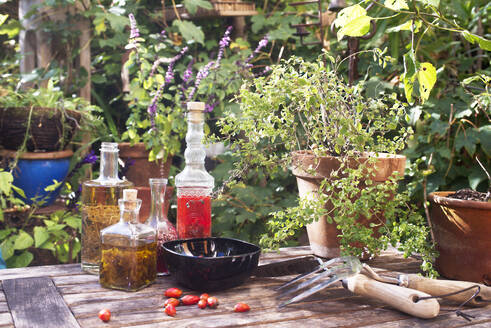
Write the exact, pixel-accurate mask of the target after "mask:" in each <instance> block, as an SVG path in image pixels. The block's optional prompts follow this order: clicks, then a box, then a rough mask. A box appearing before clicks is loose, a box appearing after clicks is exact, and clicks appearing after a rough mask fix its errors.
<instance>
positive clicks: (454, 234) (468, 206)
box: [429, 191, 491, 285]
mask: <svg viewBox="0 0 491 328" xmlns="http://www.w3.org/2000/svg"><path fill="white" fill-rule="evenodd" d="M452 193H453V192H448V191H447V192H434V193H431V194H430V195H429V200H430V203H431V212H430V218H431V229H432V231H433V236H434V238H435V240H434V241H435V243H436V249H437V251H438V252H439V253H440V255H439V256H438V258H437V259H436V263H435V264H436V267H437V269H438V272H440V274H441V275H442V276H445V277H447V278H453V279H458V280H467V281H474V282H479V283H484V284H487V285H489V284H491V203H490V202H478V201H473V200H462V199H454V198H449V197H447V196H448V195H450V194H452Z"/></svg>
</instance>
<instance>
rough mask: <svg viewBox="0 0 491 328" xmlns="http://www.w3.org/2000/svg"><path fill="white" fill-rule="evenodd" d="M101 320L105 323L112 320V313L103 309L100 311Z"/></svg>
mask: <svg viewBox="0 0 491 328" xmlns="http://www.w3.org/2000/svg"><path fill="white" fill-rule="evenodd" d="M99 319H101V320H102V321H104V322H108V321H109V319H111V311H109V310H108V309H102V310H100V311H99Z"/></svg>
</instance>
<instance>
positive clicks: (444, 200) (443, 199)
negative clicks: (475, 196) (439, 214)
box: [428, 191, 491, 211]
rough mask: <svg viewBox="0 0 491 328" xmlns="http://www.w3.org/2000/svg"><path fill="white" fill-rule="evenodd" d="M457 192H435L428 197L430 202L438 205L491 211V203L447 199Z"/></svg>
mask: <svg viewBox="0 0 491 328" xmlns="http://www.w3.org/2000/svg"><path fill="white" fill-rule="evenodd" d="M453 193H455V191H435V192H432V193H431V194H429V195H428V198H429V200H430V202H433V203H435V204H437V205H441V206H447V207H458V208H464V207H465V208H474V209H478V210H488V211H490V210H491V202H480V201H477V200H465V199H456V198H450V197H447V196H448V195H451V194H453Z"/></svg>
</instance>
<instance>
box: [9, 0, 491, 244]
mask: <svg viewBox="0 0 491 328" xmlns="http://www.w3.org/2000/svg"><path fill="white" fill-rule="evenodd" d="M74 2H75V1H73V0H48V1H45V2H44V6H66V5H70V4H72V3H74ZM165 3H166V4H168V5H170V2H169V3H168V2H165ZM289 3H290V1H288V0H286V1H285V0H276V1H275V0H272V1H271V0H256V1H255V4H256V9H257V11H258V15H256V16H253V17H247V18H246V26H247V27H250V28H248V29H247V31H246V36H245V38H244V39H235V38H233V39H234V41H235V42H236V44H237V47H238V48H240V49H241V50H242V51H244V52H245V54H246V55H247V54H250V53H251V52H252V51H253V50H254V49H253V48H254V46H255V45H256V44H257V42H258V41H259V40H260V39H261V38H262V37H263V36H264V35H265V34H268V35H269V38H270V45H269V48H268V52H267V53H265V54H262V56H261V57H260V60H259V61H257V62H254V65H255V66H257V67H256V70H257V69H261V68H262V67H264V66H263V65H269V64H273V63H276V62H278V61H279V60H280V59H281V58H283V59H286V58H289V57H290V55H292V54H295V55H297V56H302V57H304V58H305V59H307V60H312V59H314V58H316V57H317V55H318V54H319V53H320V51H321V48H320V46H319V45H312V46H303V45H302V44H301V43H300V41H299V39H298V37H295V36H294V35H293V34H294V33H295V30H294V29H293V28H292V27H291V26H290V25H291V24H295V23H300V22H304V21H305V17H303V16H302V15H303V14H306V13H314V14H315V13H316V9H315V6H300V7H292V6H290V5H289ZM347 3H348V5H351V4H355V3H359V4H360V5H361V6H363V7H364V8H366V7H367V4H368V3H369V2H367V1H356V2H355V1H347ZM379 3H380V4H381V5H375V6H373V7H372V8H370V9H369V10H367V14H368V15H370V17H376V20H375V22H376V26H377V30H376V33H375V35H374V36H373V37H372V38H370V39H368V40H360V51H362V52H361V53H360V54H359V56H358V58H359V62H358V70H359V73H360V81H362V82H363V83H364V85H365V88H366V91H365V92H366V95H367V96H368V97H374V98H376V97H380V96H381V94H383V93H392V92H395V93H396V94H397V96H398V98H399V99H400V100H405V99H406V97H405V94H407V91H405V90H404V85H403V81H404V77H403V76H402V74H404V73H405V72H407V71H408V66H407V65H405V60H406V61H407V60H408V56H407V54H408V52H410V50H411V43H412V41H414V40H415V41H416V42H417V46H416V47H415V48H416V49H413V50H414V57H411V58H409V59H411V60H412V61H414V62H416V63H429V64H431V65H432V67H434V68H435V73H436V81H435V84H434V87H433V89H432V90H431V92H430V93H429V95H428V99H427V100H426V101H425V102H424V103H422V102H420V101H418V100H417V99H418V97H419V96H421V94H419V91H418V88H419V85H418V83H419V82H418V81H416V82H415V85H414V90H413V92H414V96H415V99H416V100H415V102H414V103H412V104H411V105H409V108H410V109H409V117H408V122H409V123H408V124H409V125H411V126H412V127H413V129H414V130H415V136H414V138H413V139H412V140H411V141H410V144H409V148H408V149H407V150H406V151H405V154H406V155H407V156H408V158H409V159H410V161H411V162H412V164H413V165H412V169H411V170H409V171H408V174H409V176H408V182H410V183H409V184H408V186H409V188H410V191H411V194H412V199H413V201H414V202H415V203H416V204H418V205H421V203H422V201H423V189H425V191H426V192H427V193H429V192H432V191H435V190H455V189H459V188H462V187H466V186H470V187H472V188H474V189H477V190H480V191H484V190H487V189H488V188H489V185H490V182H489V181H487V179H486V177H485V174H484V172H483V171H482V170H481V169H480V168H479V167H478V166H477V165H476V162H475V160H474V158H475V156H478V157H479V159H480V160H481V162H483V164H484V165H485V167H486V168H487V169H488V171H491V119H490V117H491V100H490V93H489V88H490V79H489V76H491V66H490V52H489V51H487V50H484V49H483V48H486V47H487V43H486V42H485V41H483V40H486V39H487V40H491V3H489V1H487V0H473V1H471V0H445V1H443V0H442V1H439V0H431V1H429V0H425V1H397V3H398V4H399V5H400V8H399V9H400V10H402V11H415V9H418V10H419V11H420V12H431V10H433V8H436V10H437V11H438V13H441V15H442V17H445V18H446V19H447V20H448V22H450V23H445V22H444V21H443V22H442V23H440V22H433V21H429V23H431V24H439V26H441V27H443V29H439V28H433V27H432V26H431V25H430V24H426V23H425V22H422V20H421V17H418V16H417V15H416V16H415V15H412V14H409V13H402V14H397V15H396V14H395V13H394V11H393V10H391V9H390V8H388V7H387V5H389V7H390V3H391V2H390V1H379ZM161 4H162V3H161V2H160V1H156V0H153V1H150V0H142V1H125V0H117V1H108V0H102V1H95V0H92V1H90V6H89V7H88V8H86V10H84V11H83V12H82V13H81V14H80V15H81V16H83V17H84V18H87V19H89V21H90V22H91V26H92V29H93V33H92V39H91V43H90V47H91V52H92V69H93V71H92V83H93V85H92V98H93V102H95V103H96V104H97V105H99V106H100V107H101V108H103V110H104V112H103V114H104V118H105V122H106V124H107V126H108V130H107V131H106V133H107V134H106V136H102V137H101V136H98V137H99V138H106V140H111V139H112V140H119V138H120V136H121V133H122V132H124V127H125V124H124V123H125V121H126V119H127V117H128V115H129V114H130V111H129V108H128V106H127V103H126V102H125V101H124V100H123V92H122V85H121V82H120V74H121V63H122V59H123V56H124V54H125V50H124V46H125V44H126V43H127V40H128V35H129V30H128V25H129V24H128V19H127V15H128V14H129V13H134V14H135V16H136V18H137V21H138V22H139V23H140V29H141V31H142V33H145V34H147V32H150V33H159V32H160V31H161V30H162V29H163V28H166V29H167V30H168V31H169V32H170V33H175V35H176V36H178V35H181V36H182V38H184V39H185V40H187V41H193V42H196V43H197V44H198V45H199V46H198V47H197V50H196V52H195V53H194V55H195V57H196V58H198V59H199V60H200V61H201V62H205V63H206V62H207V61H208V59H209V58H210V57H211V56H212V55H213V54H211V53H210V52H211V51H212V49H216V48H217V42H218V40H219V38H220V37H221V35H222V34H223V31H224V30H225V28H226V27H227V26H228V25H230V24H232V23H233V19H232V18H214V19H204V20H195V21H193V22H191V21H183V22H179V21H174V22H167V24H168V27H167V26H166V23H165V22H164V21H163V19H162V16H161V13H162V7H161ZM401 4H402V5H401ZM404 4H406V5H407V7H408V9H405V8H403V7H404V6H403V5H404ZM184 5H185V6H186V7H187V8H188V10H190V11H194V10H196V9H197V7H200V6H201V7H205V8H206V7H209V3H208V2H207V1H204V0H186V1H184ZM323 5H324V7H327V2H323ZM384 5H385V6H384ZM16 6H17V1H15V0H0V76H1V78H2V87H5V86H6V85H7V86H11V87H12V86H13V87H15V85H16V83H17V81H18V78H21V79H23V81H33V80H37V79H48V78H54V79H59V80H60V82H64V81H65V80H66V76H67V74H66V72H67V71H68V70H69V69H72V68H73V67H71V66H70V65H69V62H70V60H65V61H60V60H58V59H57V60H55V61H53V63H52V64H51V65H50V67H48V69H46V70H38V71H36V72H33V73H32V74H28V75H26V76H19V74H18V63H19V55H18V43H17V42H16V41H15V40H16V38H17V36H18V32H19V29H20V24H19V22H18V19H17V16H16V15H17V10H16ZM432 6H433V7H432ZM286 13H290V14H286ZM80 18H81V17H80V16H74V17H70V19H71V20H72V21H69V22H67V23H66V24H48V25H47V26H46V28H47V29H50V30H51V31H52V32H53V35H54V36H55V37H56V39H57V40H58V41H59V43H60V44H62V45H65V47H64V56H65V58H68V59H73V58H75V57H76V55H77V54H78V52H79V50H80V49H78V47H77V46H75V43H74V40H75V36H77V35H78V32H77V31H74V30H73V29H70V28H69V27H70V26H71V23H73V21H76V20H78V19H80ZM412 19H414V23H413V21H412ZM408 22H409V25H408ZM452 22H455V24H457V25H458V26H460V27H461V28H462V29H464V30H465V31H469V33H472V35H474V36H470V35H469V34H466V33H463V32H462V31H460V32H459V31H455V27H453V26H452V24H453V23H452ZM411 30H412V31H411ZM315 32H317V31H312V33H311V34H310V35H309V36H307V37H306V39H305V42H310V41H314V40H315V39H316V33H315ZM343 32H346V31H343ZM348 32H350V31H348ZM351 32H352V33H353V32H356V31H351ZM361 32H363V31H361ZM361 32H360V33H361ZM413 32H414V33H413ZM325 38H326V48H327V49H328V51H329V52H330V53H331V54H332V55H333V56H334V57H340V58H343V57H344V56H345V54H346V52H347V48H348V41H347V38H346V37H345V38H342V39H338V38H337V37H336V36H335V35H333V34H332V33H331V32H328V33H327V34H326V36H325ZM178 39H179V37H177V38H176V40H178ZM480 46H481V47H480ZM374 48H380V49H386V54H389V55H390V56H391V57H392V58H393V61H392V62H391V63H390V64H388V65H387V66H385V67H384V66H383V65H379V63H378V62H377V61H376V60H374V59H373V58H372V56H371V53H368V52H366V53H365V52H363V51H365V50H372V49H374ZM347 69H348V65H347V61H345V62H344V63H343V65H341V66H340V67H339V68H338V71H339V72H340V73H341V74H342V75H343V76H344V77H345V78H346V77H347ZM86 76H87V74H86V72H84V71H83V70H80V71H78V72H76V74H73V78H72V80H71V81H70V84H69V85H68V86H66V87H65V89H64V91H65V93H67V94H70V93H73V92H74V91H75V90H77V89H78V88H79V87H80V86H81V85H83V84H84V82H85V77H86ZM223 78H225V77H223ZM464 81H465V83H463V82H464ZM0 92H1V89H0ZM232 93H233V90H230V92H229V93H228V94H227V95H223V99H230V98H227V97H228V95H230V94H232ZM225 106H231V107H233V108H234V109H235V110H236V109H237V107H236V105H234V104H232V103H229V102H227V101H224V102H222V103H221V104H220V105H219V107H218V108H216V110H215V111H214V112H213V113H211V114H210V116H209V122H210V123H209V125H210V129H211V130H212V131H213V129H214V122H215V120H216V119H217V118H219V117H220V116H221V115H222V112H223V110H224V108H225ZM174 164H175V165H177V166H179V165H182V162H180V161H179V158H177V159H176V161H175V162H174ZM229 167H231V163H230V160H229V159H228V157H227V156H225V157H223V158H221V159H220V164H219V165H218V166H217V167H216V169H215V170H214V171H213V172H212V174H213V175H214V176H215V177H216V178H217V181H218V182H220V181H221V180H224V179H225V177H227V175H228V169H229ZM178 170H179V167H178V168H176V169H175V170H174V171H178ZM262 174H263V173H262V172H254V173H251V174H250V175H249V176H247V177H246V179H245V180H244V182H243V183H239V184H237V185H235V186H234V187H233V188H232V189H231V190H228V191H226V194H225V198H224V199H226V201H225V200H224V201H219V202H216V203H215V204H214V209H213V213H214V226H213V229H214V233H215V234H217V235H220V234H222V235H227V236H236V237H239V238H242V239H247V240H252V241H255V240H257V239H258V236H259V235H260V234H261V233H263V232H264V231H265V230H266V222H267V220H268V209H269V208H271V209H276V208H283V207H285V206H286V205H290V204H292V203H296V200H295V196H293V195H294V194H295V193H296V186H295V183H294V180H293V178H292V177H291V175H290V174H289V173H288V172H285V173H284V174H282V175H280V176H278V177H276V178H274V179H270V180H266V178H264V177H263V176H262ZM73 188H74V189H76V186H73ZM293 205H294V204H293Z"/></svg>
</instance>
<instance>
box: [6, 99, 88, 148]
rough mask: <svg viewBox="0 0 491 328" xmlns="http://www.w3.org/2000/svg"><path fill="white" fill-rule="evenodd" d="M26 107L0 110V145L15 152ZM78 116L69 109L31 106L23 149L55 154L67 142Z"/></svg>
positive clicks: (23, 127)
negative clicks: (29, 122) (53, 152)
mask: <svg viewBox="0 0 491 328" xmlns="http://www.w3.org/2000/svg"><path fill="white" fill-rule="evenodd" d="M30 110H31V108H30V107H15V108H0V145H1V146H2V147H3V148H5V149H10V150H17V149H19V148H20V147H21V146H22V143H23V142H24V137H25V134H26V130H27V126H28V120H29V113H30ZM80 119H81V114H80V113H78V112H76V111H71V110H64V111H62V110H59V109H55V108H43V107H35V108H33V109H32V116H31V124H30V126H29V131H28V138H27V143H26V148H27V149H26V150H27V151H29V152H41V151H58V150H63V149H65V148H66V147H67V146H68V144H69V143H70V141H71V139H72V137H73V135H74V133H75V129H76V128H77V125H78V122H79V121H80Z"/></svg>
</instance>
